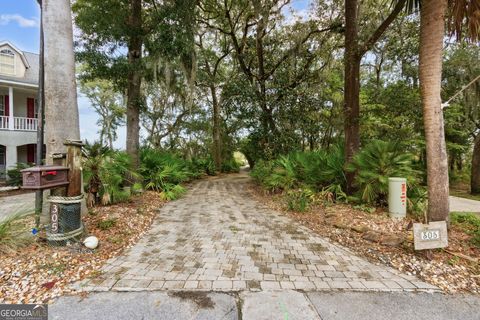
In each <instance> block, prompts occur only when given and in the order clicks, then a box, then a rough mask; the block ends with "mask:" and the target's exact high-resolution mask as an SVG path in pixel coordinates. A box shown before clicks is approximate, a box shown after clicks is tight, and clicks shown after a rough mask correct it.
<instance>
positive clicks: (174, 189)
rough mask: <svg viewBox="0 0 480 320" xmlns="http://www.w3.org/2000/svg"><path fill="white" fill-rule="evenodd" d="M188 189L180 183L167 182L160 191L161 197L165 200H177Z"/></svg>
mask: <svg viewBox="0 0 480 320" xmlns="http://www.w3.org/2000/svg"><path fill="white" fill-rule="evenodd" d="M185 192H187V190H186V189H185V188H184V187H182V186H181V185H179V184H176V185H174V184H166V185H165V186H164V189H163V191H162V192H161V193H160V197H161V198H162V199H163V200H168V201H170V200H176V199H178V198H179V197H181V196H182V195H183V194H184V193H185Z"/></svg>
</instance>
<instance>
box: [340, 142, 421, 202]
mask: <svg viewBox="0 0 480 320" xmlns="http://www.w3.org/2000/svg"><path fill="white" fill-rule="evenodd" d="M412 161H413V156H412V155H411V154H409V153H405V152H403V151H402V150H401V148H399V146H398V145H397V144H395V143H392V142H385V141H381V140H375V141H373V142H371V143H369V144H368V145H366V146H365V147H364V148H363V149H362V150H361V151H360V152H358V153H357V154H356V155H355V156H354V157H353V160H352V162H351V163H350V164H349V165H348V166H347V170H348V171H350V172H356V173H357V174H356V177H355V184H356V187H357V188H358V190H359V191H358V195H357V198H358V199H359V200H361V201H363V202H366V203H371V204H379V205H385V204H386V200H387V196H388V178H389V177H403V178H407V181H408V182H409V183H410V184H411V185H414V183H415V182H416V174H417V172H416V171H415V170H414V169H413V164H412Z"/></svg>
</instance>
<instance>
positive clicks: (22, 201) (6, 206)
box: [0, 192, 35, 221]
mask: <svg viewBox="0 0 480 320" xmlns="http://www.w3.org/2000/svg"><path fill="white" fill-rule="evenodd" d="M33 211H35V192H31V193H24V194H18V195H15V196H8V197H0V221H1V220H3V219H5V218H7V217H9V216H12V215H14V214H17V213H26V212H33Z"/></svg>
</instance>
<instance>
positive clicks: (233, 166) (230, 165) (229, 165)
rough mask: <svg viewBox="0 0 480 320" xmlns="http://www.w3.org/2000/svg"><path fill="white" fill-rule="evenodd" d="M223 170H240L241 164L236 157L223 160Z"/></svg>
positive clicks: (225, 171) (228, 171)
mask: <svg viewBox="0 0 480 320" xmlns="http://www.w3.org/2000/svg"><path fill="white" fill-rule="evenodd" d="M221 171H222V172H224V173H231V172H239V171H240V164H239V163H238V162H237V160H236V159H235V158H234V157H231V158H230V159H228V160H225V161H223V163H222V168H221Z"/></svg>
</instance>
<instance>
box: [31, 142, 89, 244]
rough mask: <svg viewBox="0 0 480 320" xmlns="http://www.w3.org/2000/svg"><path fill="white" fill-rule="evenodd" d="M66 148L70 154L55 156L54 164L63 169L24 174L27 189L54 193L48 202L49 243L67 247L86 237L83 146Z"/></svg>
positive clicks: (39, 168) (33, 170)
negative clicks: (82, 213) (48, 190)
mask: <svg viewBox="0 0 480 320" xmlns="http://www.w3.org/2000/svg"><path fill="white" fill-rule="evenodd" d="M65 145H66V146H67V153H66V154H54V155H53V156H52V157H53V162H54V163H55V164H59V165H53V166H36V167H32V168H28V169H25V170H22V176H23V188H24V189H35V190H44V189H50V190H51V192H50V196H49V197H48V198H47V200H48V202H50V208H49V213H50V225H49V228H47V240H48V241H49V243H51V244H55V245H64V244H66V243H67V241H69V240H71V239H74V238H76V237H78V236H80V235H81V234H82V233H83V224H82V221H81V208H82V200H83V192H82V190H83V189H82V171H81V161H82V158H81V157H82V142H81V141H66V143H65ZM60 164H62V165H60Z"/></svg>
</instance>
